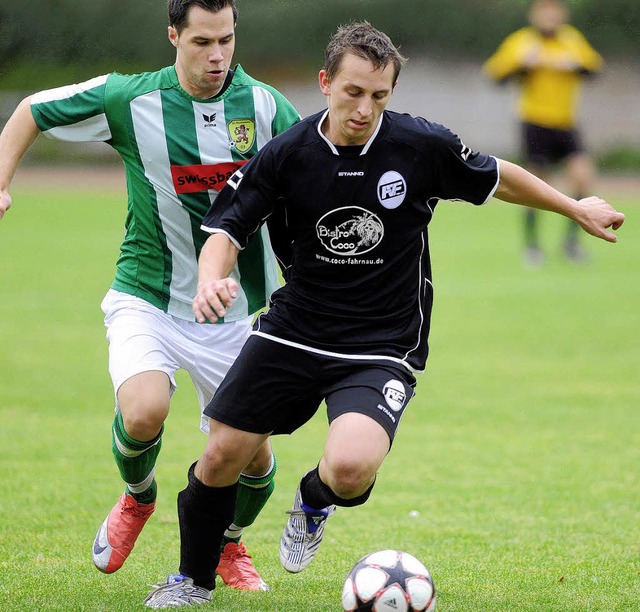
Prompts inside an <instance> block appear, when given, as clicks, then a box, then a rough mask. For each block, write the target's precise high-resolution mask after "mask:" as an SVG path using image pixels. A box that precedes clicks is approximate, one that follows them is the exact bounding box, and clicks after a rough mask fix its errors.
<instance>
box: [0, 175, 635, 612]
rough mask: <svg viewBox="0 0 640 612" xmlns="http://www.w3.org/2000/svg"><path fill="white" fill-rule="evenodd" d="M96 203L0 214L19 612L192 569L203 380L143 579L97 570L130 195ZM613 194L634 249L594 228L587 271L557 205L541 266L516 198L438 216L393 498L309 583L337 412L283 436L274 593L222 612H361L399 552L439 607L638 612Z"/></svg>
mask: <svg viewBox="0 0 640 612" xmlns="http://www.w3.org/2000/svg"><path fill="white" fill-rule="evenodd" d="M96 191H97V193H92V192H91V191H90V190H89V189H88V188H84V189H83V188H78V187H76V188H75V189H74V190H73V191H67V192H65V191H64V190H62V189H57V188H50V187H49V186H48V185H46V184H44V185H42V184H40V185H37V184H34V185H25V184H22V186H21V187H20V188H16V189H15V190H14V192H13V195H14V207H13V208H12V210H11V211H10V213H9V214H8V215H7V216H6V217H5V218H4V219H3V220H2V221H1V222H0V470H1V473H2V478H1V480H0V610H2V611H22V610H25V611H30V610H61V611H67V610H70V611H76V610H87V611H102V610H104V611H107V610H109V611H111V610H114V611H116V610H117V611H130V610H142V609H143V608H142V605H141V602H142V600H143V598H144V597H145V595H146V593H147V592H148V588H147V585H149V584H151V583H154V582H157V581H158V580H160V579H162V578H163V577H164V576H165V575H166V574H167V573H169V572H172V571H175V570H176V569H177V561H178V543H179V542H178V528H177V518H176V507H175V506H176V504H175V495H176V493H177V491H178V490H180V489H182V488H183V487H184V485H185V482H186V469H187V466H188V465H189V464H190V463H191V462H192V461H194V460H195V459H196V458H197V457H198V456H199V454H200V451H201V448H202V446H203V444H204V441H205V439H204V436H203V435H202V434H201V433H199V431H198V415H197V412H198V410H197V405H196V398H195V392H193V390H192V389H191V388H190V383H189V380H188V378H187V377H186V376H180V377H179V383H180V389H179V391H178V393H177V395H176V396H175V399H174V403H173V406H172V412H171V415H170V417H169V420H168V422H167V428H166V435H165V441H164V446H163V451H162V454H161V458H160V465H159V468H158V480H159V487H160V489H159V503H158V509H157V511H156V513H155V515H154V517H153V518H152V519H151V521H150V523H149V524H148V526H147V528H146V529H145V531H144V532H143V534H142V536H141V538H140V540H139V541H138V544H137V546H136V548H135V550H134V552H133V554H132V556H131V558H130V559H129V561H128V562H127V564H126V565H125V567H124V568H123V569H122V570H121V571H120V572H118V573H117V574H115V575H112V576H104V575H102V574H100V573H99V572H98V571H96V570H95V568H94V567H93V565H92V562H91V555H90V548H91V543H92V540H93V537H94V535H95V532H96V530H97V528H98V526H99V524H100V523H101V521H102V520H103V518H104V516H105V514H106V512H107V511H108V510H109V509H110V507H111V505H112V504H113V503H114V501H115V500H116V498H117V497H118V495H119V494H120V493H121V490H122V486H121V483H120V481H119V477H118V474H117V470H116V467H115V464H114V462H113V459H112V456H111V451H110V444H111V438H110V425H111V421H112V418H113V413H112V409H113V399H112V390H111V385H110V381H109V377H108V373H107V349H106V341H105V338H104V328H103V326H102V313H101V311H100V308H99V304H100V300H101V298H102V296H103V294H104V292H105V291H106V289H107V287H108V285H109V283H110V281H111V278H112V276H113V272H114V263H115V259H116V256H117V245H118V244H119V239H120V237H121V235H122V223H123V219H124V206H125V204H124V198H123V195H122V192H121V190H120V189H115V188H114V189H110V188H103V187H101V188H100V189H98V190H96ZM601 195H604V196H607V197H610V199H611V201H612V202H614V203H615V204H616V206H618V207H619V208H620V209H621V210H623V211H624V212H625V213H626V214H627V224H626V226H625V227H624V228H623V229H622V230H621V231H620V243H619V244H618V245H610V244H606V243H603V242H597V241H595V240H594V239H589V240H588V242H587V239H586V237H585V244H587V246H588V250H589V254H590V262H589V264H588V265H585V266H572V265H570V264H568V263H566V262H565V261H564V260H563V259H562V257H561V255H560V250H559V243H560V238H561V233H562V229H563V225H564V223H563V220H562V219H558V218H553V217H552V216H550V215H547V216H546V217H545V219H544V227H545V240H544V242H545V246H546V247H547V253H548V259H547V264H546V265H545V266H544V267H543V268H542V269H539V270H530V269H526V268H524V267H523V266H522V265H521V261H520V229H521V228H520V214H519V213H520V211H519V210H516V209H515V207H512V206H509V205H505V204H500V203H497V202H496V203H492V204H490V205H488V206H486V207H484V208H483V209H475V208H473V207H472V206H470V205H466V204H460V203H455V204H454V203H442V204H441V205H440V206H439V207H438V210H437V213H436V219H435V221H434V222H433V224H432V229H431V233H432V237H431V243H432V257H433V262H434V268H435V272H434V277H435V278H434V280H435V288H436V305H435V310H434V316H433V332H432V337H431V359H430V362H429V367H428V371H427V373H426V374H425V375H423V376H421V377H420V378H419V385H418V395H417V398H416V399H415V400H414V401H413V402H412V404H411V407H410V409H409V411H408V413H407V415H406V416H405V419H404V421H403V424H402V427H401V429H400V432H399V434H398V437H397V441H396V444H395V446H394V449H393V451H392V453H391V454H390V456H389V458H388V460H387V462H386V463H385V465H384V466H383V469H382V470H381V473H380V477H379V479H378V484H377V486H376V488H375V490H374V493H373V495H372V497H371V499H370V501H369V502H368V503H367V504H366V505H365V506H363V507H360V508H356V509H343V510H339V511H338V513H337V514H336V515H335V517H333V518H332V519H331V521H330V523H329V525H328V528H327V532H326V536H325V542H324V544H323V546H322V549H321V551H320V552H319V554H318V557H317V559H316V560H315V561H314V563H313V564H312V565H311V566H310V567H309V568H308V569H307V570H306V571H305V572H303V573H302V574H299V575H289V574H287V573H286V572H285V571H284V570H282V569H281V567H280V565H279V561H278V555H277V546H278V541H279V538H280V533H281V530H282V527H283V525H284V521H285V520H286V516H285V514H284V510H285V509H286V508H288V507H289V506H290V504H291V501H292V497H293V493H294V490H295V486H296V484H297V482H298V479H299V477H300V476H301V474H302V473H303V472H304V471H306V470H307V469H309V468H310V467H312V466H313V465H315V462H316V461H317V459H318V457H319V455H320V453H321V449H322V440H323V439H324V433H325V431H326V424H325V418H324V414H318V415H317V417H316V418H315V419H314V420H313V421H312V422H311V423H310V424H309V425H308V426H306V427H305V428H304V429H303V430H301V431H299V432H297V433H296V434H295V435H294V436H291V437H288V438H284V437H281V438H277V439H276V440H275V443H274V444H275V449H276V453H277V455H278V462H279V472H278V477H277V488H276V491H275V493H274V495H273V497H272V499H271V500H270V502H269V504H268V505H267V507H266V508H265V510H264V512H263V514H262V516H261V517H260V519H259V521H258V523H257V524H256V525H255V526H254V527H253V528H251V529H250V530H249V531H248V532H247V533H246V539H245V541H246V543H247V545H248V547H249V549H250V552H252V553H253V555H254V561H255V563H256V565H257V566H258V568H259V569H260V571H261V573H262V575H263V577H264V578H265V579H266V581H267V582H268V583H269V584H270V585H271V586H272V591H270V592H268V593H237V592H234V591H232V590H230V589H228V588H225V587H224V586H221V587H219V588H218V589H217V591H216V593H215V597H214V603H213V604H212V605H211V606H209V607H208V609H214V610H221V611H222V610H225V611H234V610H238V611H240V610H243V611H245V610H256V611H272V610H273V611H278V612H289V611H292V612H298V611H315V610H323V611H324V610H326V611H337V610H340V609H341V606H340V591H341V586H342V581H343V579H344V577H345V576H346V574H347V572H348V571H349V569H350V567H351V565H352V564H353V563H354V562H355V561H356V560H357V559H358V558H359V557H360V556H362V555H363V554H365V553H366V552H369V551H372V550H377V549H380V548H399V549H404V550H407V551H409V552H411V553H413V554H414V555H416V556H418V557H419V558H420V559H422V560H423V561H424V563H425V564H426V565H427V566H428V567H429V568H430V569H431V571H432V573H433V575H434V579H435V583H436V587H437V589H438V596H439V602H438V610H440V611H447V612H476V611H478V612H482V611H488V610H491V611H505V612H519V611H531V612H533V611H540V610H543V611H545V612H550V611H575V612H578V611H580V612H582V611H585V610H587V611H591V612H596V611H598V612H604V611H614V610H616V611H617V610H619V611H623V610H624V611H631V610H638V609H639V606H640V604H639V602H640V496H639V485H640V483H639V477H638V466H639V465H640V412H639V410H638V408H639V407H640V385H639V383H638V374H639V372H638V369H639V364H640V320H639V316H640V282H639V280H638V279H639V278H640V206H638V198H637V194H636V196H632V195H626V196H624V195H616V194H611V195H609V194H605V193H602V194H601ZM381 297H382V296H381ZM413 510H417V511H418V512H419V516H417V517H416V516H412V515H410V513H411V511H413Z"/></svg>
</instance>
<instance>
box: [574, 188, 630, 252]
mask: <svg viewBox="0 0 640 612" xmlns="http://www.w3.org/2000/svg"><path fill="white" fill-rule="evenodd" d="M578 204H579V205H580V207H579V209H578V216H577V218H576V221H577V222H578V223H579V224H580V225H581V226H582V229H583V230H584V231H585V232H587V233H588V234H591V235H592V236H595V237H596V238H602V240H606V241H607V242H617V241H618V237H617V236H616V235H615V234H614V233H613V232H612V231H610V229H609V228H611V230H614V231H615V230H618V229H619V228H620V227H621V226H622V224H623V223H624V214H623V213H621V212H618V211H617V210H616V209H615V208H613V206H611V204H609V203H608V202H606V201H605V200H603V199H602V198H599V197H597V196H591V197H588V198H583V199H582V200H579V201H578Z"/></svg>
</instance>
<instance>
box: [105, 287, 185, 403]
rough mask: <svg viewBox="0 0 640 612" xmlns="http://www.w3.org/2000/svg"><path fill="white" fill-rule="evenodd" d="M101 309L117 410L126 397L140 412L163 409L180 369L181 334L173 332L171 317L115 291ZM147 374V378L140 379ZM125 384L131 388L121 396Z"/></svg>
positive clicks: (171, 392) (173, 389) (174, 387)
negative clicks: (178, 352) (160, 406)
mask: <svg viewBox="0 0 640 612" xmlns="http://www.w3.org/2000/svg"><path fill="white" fill-rule="evenodd" d="M102 308H103V310H104V313H105V326H106V328H107V340H108V342H109V373H110V375H111V380H112V382H113V387H114V390H115V393H116V398H117V403H118V407H120V403H121V401H123V397H125V396H126V399H125V400H124V401H128V400H129V398H130V399H131V401H135V402H136V404H137V405H138V406H139V407H140V408H141V409H144V406H145V404H150V405H152V406H157V405H158V404H159V403H161V404H162V405H163V406H166V405H167V404H168V400H169V399H170V397H171V395H172V394H173V392H174V391H175V389H176V381H175V372H176V370H177V369H178V368H179V367H180V366H179V364H178V360H177V358H176V349H175V347H176V346H177V345H179V343H180V334H179V333H178V331H176V330H175V329H174V328H173V327H174V326H173V322H172V319H171V317H169V316H168V315H166V313H164V312H162V311H161V310H159V309H158V308H155V307H154V306H152V305H151V304H148V303H147V302H145V301H144V300H141V299H140V298H136V297H134V296H130V295H127V294H123V293H119V292H115V291H109V293H108V294H107V296H106V297H105V299H104V300H103V302H102ZM147 373H149V374H150V375H149V376H148V377H146V376H141V375H143V374H147ZM151 373H155V374H151ZM158 373H162V374H164V377H162V376H159V375H158ZM134 379H135V380H134ZM126 382H129V383H130V387H129V390H126V393H125V394H123V393H121V387H122V386H123V385H124V384H125V383H126ZM156 383H157V385H156ZM131 389H134V390H135V393H134V392H130V390H131Z"/></svg>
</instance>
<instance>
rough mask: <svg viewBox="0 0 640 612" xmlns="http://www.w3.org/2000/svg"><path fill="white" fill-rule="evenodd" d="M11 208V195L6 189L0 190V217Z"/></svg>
mask: <svg viewBox="0 0 640 612" xmlns="http://www.w3.org/2000/svg"><path fill="white" fill-rule="evenodd" d="M10 208H11V196H10V195H9V192H8V191H0V219H2V217H4V213H6V212H7V211H8V210H9V209H10Z"/></svg>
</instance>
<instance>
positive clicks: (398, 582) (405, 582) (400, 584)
mask: <svg viewBox="0 0 640 612" xmlns="http://www.w3.org/2000/svg"><path fill="white" fill-rule="evenodd" d="M342 607H343V609H344V610H346V611H347V612H364V611H365V610H371V611H372V612H432V611H433V610H435V609H436V590H435V587H434V585H433V579H432V578H431V574H430V573H429V570H428V569H427V568H426V567H425V566H424V565H423V564H422V563H421V562H420V561H418V559H416V558H415V557H414V556H413V555H410V554H409V553H406V552H402V551H399V550H379V551H377V552H374V553H371V554H368V555H366V556H364V557H362V559H360V561H358V562H357V563H356V564H355V565H354V566H353V569H352V570H351V571H350V572H349V575H348V576H347V579H346V580H345V582H344V587H343V589H342Z"/></svg>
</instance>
